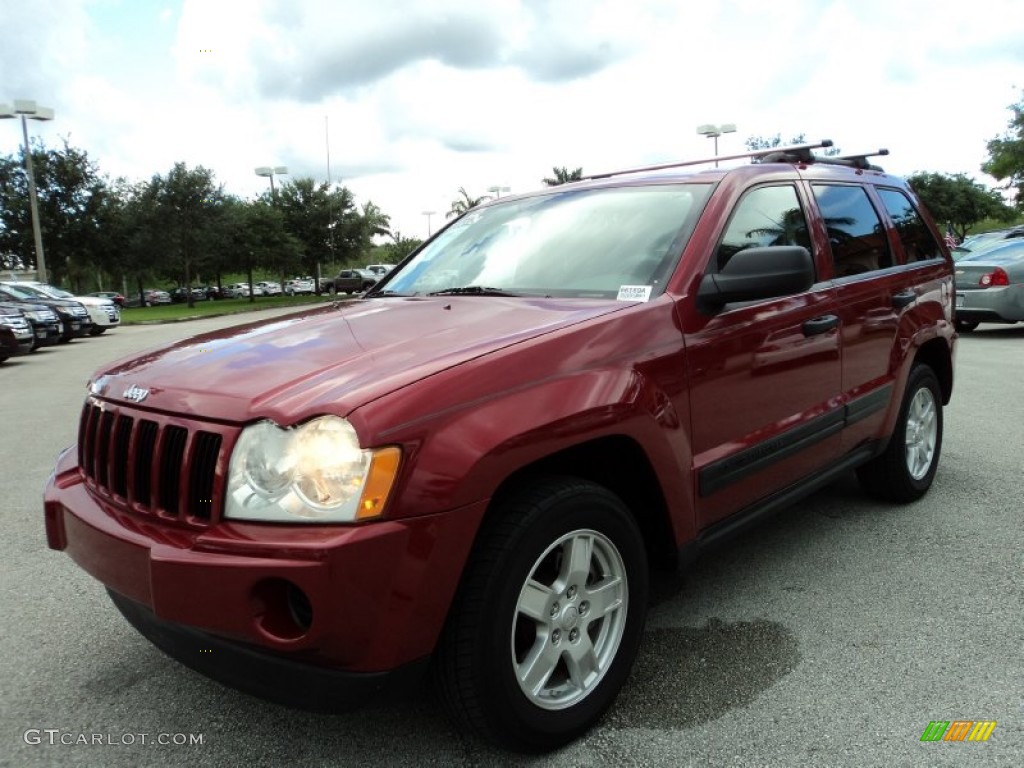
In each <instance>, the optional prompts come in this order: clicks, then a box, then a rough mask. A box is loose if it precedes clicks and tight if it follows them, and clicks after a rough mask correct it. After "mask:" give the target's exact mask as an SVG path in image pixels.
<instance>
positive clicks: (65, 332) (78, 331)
mask: <svg viewBox="0 0 1024 768" xmlns="http://www.w3.org/2000/svg"><path fill="white" fill-rule="evenodd" d="M60 327H61V334H60V338H61V341H70V340H71V339H80V338H81V337H83V336H88V335H89V332H90V331H91V330H92V320H90V319H89V315H88V314H85V315H74V316H69V315H61V316H60Z"/></svg>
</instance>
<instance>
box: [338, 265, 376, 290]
mask: <svg viewBox="0 0 1024 768" xmlns="http://www.w3.org/2000/svg"><path fill="white" fill-rule="evenodd" d="M376 282H377V277H376V275H374V274H373V273H372V272H364V271H363V270H359V269H343V270H341V272H339V273H338V275H337V277H335V278H334V287H333V290H334V292H335V293H362V292H363V291H366V290H368V289H370V288H372V287H373V286H374V284H375V283H376Z"/></svg>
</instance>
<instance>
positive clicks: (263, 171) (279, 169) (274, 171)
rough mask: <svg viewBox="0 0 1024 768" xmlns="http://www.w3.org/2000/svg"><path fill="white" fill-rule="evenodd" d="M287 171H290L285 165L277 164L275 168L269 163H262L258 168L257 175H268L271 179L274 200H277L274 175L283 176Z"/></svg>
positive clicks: (271, 194) (271, 193)
mask: <svg viewBox="0 0 1024 768" xmlns="http://www.w3.org/2000/svg"><path fill="white" fill-rule="evenodd" d="M285 173H288V168H287V166H284V165H276V166H274V167H273V168H271V167H270V166H269V165H261V166H260V167H259V168H257V169H256V175H257V176H266V177H268V178H269V179H270V196H271V198H273V199H274V200H277V189H275V188H274V176H275V175H277V176H281V175H282V174H285Z"/></svg>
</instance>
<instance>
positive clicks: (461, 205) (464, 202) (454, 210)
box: [445, 187, 491, 219]
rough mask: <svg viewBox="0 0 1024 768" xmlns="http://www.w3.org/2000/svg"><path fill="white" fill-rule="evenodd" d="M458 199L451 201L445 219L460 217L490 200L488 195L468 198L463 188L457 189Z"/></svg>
mask: <svg viewBox="0 0 1024 768" xmlns="http://www.w3.org/2000/svg"><path fill="white" fill-rule="evenodd" d="M459 195H460V197H458V198H456V199H455V200H452V207H451V208H450V209H449V210H448V213H446V214H445V218H449V219H450V218H451V217H452V216H461V215H462V214H464V213H465V212H466V211H468V210H469V209H470V208H476V207H477V206H478V205H480V203H482V202H483V201H484V200H490V199H491V196H490V195H480V197H470V194H469V192H467V191H466V188H465V187H459Z"/></svg>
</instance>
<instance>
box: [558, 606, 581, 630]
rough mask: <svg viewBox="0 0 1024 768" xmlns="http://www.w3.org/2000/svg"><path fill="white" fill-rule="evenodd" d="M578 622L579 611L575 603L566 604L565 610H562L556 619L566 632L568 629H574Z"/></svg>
mask: <svg viewBox="0 0 1024 768" xmlns="http://www.w3.org/2000/svg"><path fill="white" fill-rule="evenodd" d="M579 622H580V612H579V610H578V609H577V608H576V606H575V605H570V606H566V608H565V610H563V611H562V615H561V616H560V617H559V619H558V623H559V625H560V626H561V627H562V629H563V630H564V631H565V632H568V631H569V630H570V629H575V628H576V625H577V624H579Z"/></svg>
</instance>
